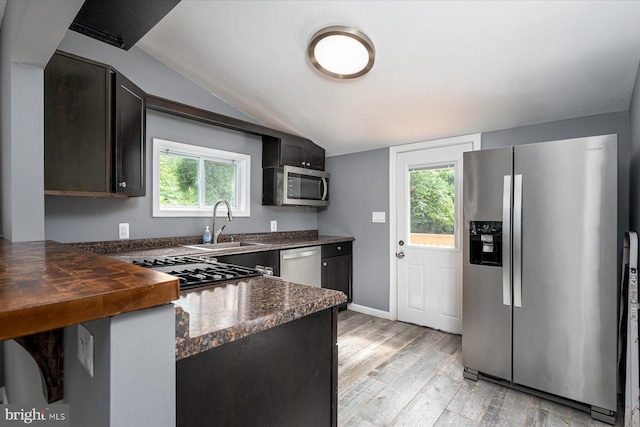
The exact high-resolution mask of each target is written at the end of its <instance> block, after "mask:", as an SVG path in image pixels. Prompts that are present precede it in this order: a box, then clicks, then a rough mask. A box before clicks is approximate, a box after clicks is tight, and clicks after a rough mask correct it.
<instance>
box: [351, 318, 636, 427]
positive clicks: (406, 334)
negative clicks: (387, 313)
mask: <svg viewBox="0 0 640 427" xmlns="http://www.w3.org/2000/svg"><path fill="white" fill-rule="evenodd" d="M338 349H339V350H338V355H339V356H338V359H339V370H338V425H340V426H411V427H417V426H420V427H422V426H460V427H466V426H509V427H511V426H607V425H608V424H605V423H601V422H598V421H595V420H592V419H591V417H590V416H589V415H588V414H587V413H585V412H582V411H579V410H576V409H573V408H570V407H566V406H563V405H560V404H558V403H554V402H550V401H547V400H545V399H541V398H539V397H535V396H530V395H528V394H525V393H522V392H519V391H516V390H512V389H509V388H506V387H503V386H500V385H497V384H493V383H490V382H487V381H483V380H480V381H478V382H474V381H470V380H467V379H464V378H463V377H462V363H461V350H462V349H461V337H460V336H459V335H451V334H447V333H444V332H440V331H436V330H433V329H429V328H424V327H420V326H415V325H411V324H407V323H402V322H392V321H389V320H384V319H380V318H377V317H372V316H368V315H365V314H361V313H356V312H353V311H349V310H346V311H343V312H341V313H340V316H339V320H338ZM617 421H618V422H617V425H622V424H623V423H622V421H621V420H620V416H618V420H617Z"/></svg>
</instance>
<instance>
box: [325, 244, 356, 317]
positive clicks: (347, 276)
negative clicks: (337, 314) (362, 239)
mask: <svg viewBox="0 0 640 427" xmlns="http://www.w3.org/2000/svg"><path fill="white" fill-rule="evenodd" d="M321 262H322V268H321V271H322V277H321V283H322V287H323V288H328V289H335V290H337V291H342V292H344V293H345V295H346V296H347V302H351V301H352V299H353V290H352V288H353V255H352V242H344V243H334V244H328V245H322V261H321ZM346 308H347V303H346V302H345V303H344V304H340V310H345V309H346Z"/></svg>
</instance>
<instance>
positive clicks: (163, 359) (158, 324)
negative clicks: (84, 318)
mask: <svg viewBox="0 0 640 427" xmlns="http://www.w3.org/2000/svg"><path fill="white" fill-rule="evenodd" d="M83 325H84V326H85V327H86V328H87V329H88V330H89V332H90V333H91V334H93V338H94V373H93V377H91V376H89V374H88V373H87V371H86V370H85V368H84V367H83V366H82V365H81V364H80V362H79V361H78V358H77V357H76V354H77V328H78V327H77V325H73V326H68V327H66V328H64V353H65V358H64V371H65V372H64V375H65V376H64V379H65V385H64V387H65V391H64V394H65V403H68V404H69V407H70V410H71V426H73V427H76V426H77V427H82V426H95V427H109V426H113V427H120V426H167V427H169V426H175V418H176V411H175V378H176V377H175V375H176V373H175V365H176V363H175V327H174V326H175V307H174V305H173V304H165V305H162V306H159V307H153V308H149V309H146V310H138V311H133V312H130V313H124V314H120V315H118V316H114V317H109V318H105V319H97V320H92V321H90V322H85V323H83Z"/></svg>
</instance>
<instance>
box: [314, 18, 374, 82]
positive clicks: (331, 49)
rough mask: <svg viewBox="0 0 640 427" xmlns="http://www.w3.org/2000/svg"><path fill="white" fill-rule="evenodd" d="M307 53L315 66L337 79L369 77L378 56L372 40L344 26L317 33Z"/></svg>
mask: <svg viewBox="0 0 640 427" xmlns="http://www.w3.org/2000/svg"><path fill="white" fill-rule="evenodd" d="M307 53H308V55H309V59H310V60H311V63H312V64H313V66H314V67H316V68H317V69H318V70H320V71H322V72H323V73H324V74H327V75H329V76H331V77H335V78H338V79H354V78H356V77H360V76H362V75H364V74H366V73H367V72H368V71H369V70H370V69H371V67H373V61H374V60H375V57H376V50H375V48H374V47H373V42H371V40H370V39H369V37H367V36H366V34H364V33H363V32H362V31H359V30H356V29H355V28H351V27H347V26H344V25H334V26H331V27H326V28H323V29H322V30H320V31H318V32H317V33H315V34H314V35H313V37H312V38H311V43H309V49H308V51H307Z"/></svg>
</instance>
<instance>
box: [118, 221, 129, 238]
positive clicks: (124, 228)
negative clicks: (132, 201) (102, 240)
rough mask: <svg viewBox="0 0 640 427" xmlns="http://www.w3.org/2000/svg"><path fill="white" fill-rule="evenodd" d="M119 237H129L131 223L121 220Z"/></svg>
mask: <svg viewBox="0 0 640 427" xmlns="http://www.w3.org/2000/svg"><path fill="white" fill-rule="evenodd" d="M118 238H119V239H128V238H129V223H128V222H121V223H120V224H118Z"/></svg>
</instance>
